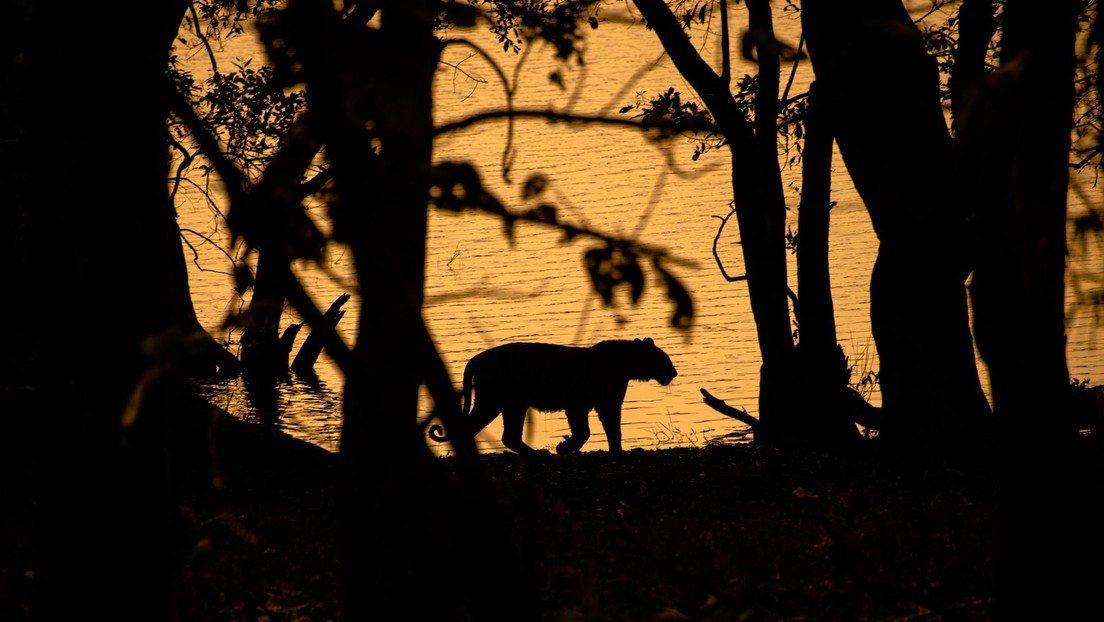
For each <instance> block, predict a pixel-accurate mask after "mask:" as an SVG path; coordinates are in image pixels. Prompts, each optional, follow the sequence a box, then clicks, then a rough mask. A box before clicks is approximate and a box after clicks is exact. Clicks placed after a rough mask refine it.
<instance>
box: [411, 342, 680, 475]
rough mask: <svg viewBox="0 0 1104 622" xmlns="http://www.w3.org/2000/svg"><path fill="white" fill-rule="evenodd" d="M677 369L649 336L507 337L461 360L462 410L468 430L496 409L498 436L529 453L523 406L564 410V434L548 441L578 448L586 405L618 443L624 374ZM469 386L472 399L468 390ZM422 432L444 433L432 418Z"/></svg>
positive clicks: (586, 431) (663, 376) (585, 431)
mask: <svg viewBox="0 0 1104 622" xmlns="http://www.w3.org/2000/svg"><path fill="white" fill-rule="evenodd" d="M677 375H678V372H677V371H676V370H675V366H674V364H673V363H672V362H671V357H669V356H668V355H667V353H666V352H664V351H663V350H661V349H660V348H659V347H658V346H656V345H655V342H654V341H652V339H650V338H645V339H633V340H621V339H617V340H608V341H600V342H598V343H596V344H594V345H592V346H589V347H578V346H564V345H557V344H550V343H508V344H504V345H500V346H496V347H494V348H490V349H488V350H485V351H483V352H480V353H479V354H476V355H475V356H473V357H472V358H471V360H469V361H468V364H467V366H465V368H464V387H463V391H464V411H463V412H464V413H465V414H466V415H467V417H468V424H469V425H470V430H471V434H473V435H474V434H477V433H479V431H481V430H482V429H483V428H485V427H487V425H488V424H490V423H491V422H492V421H494V420H495V418H496V417H498V416H499V415H502V421H503V432H502V443H503V445H505V446H506V447H507V448H508V449H510V450H512V451H514V452H516V453H518V454H522V455H531V454H534V453H537V450H535V449H533V448H532V447H529V446H528V445H526V444H525V442H524V441H523V440H522V431H523V428H524V426H525V414H526V411H527V410H528V409H529V408H530V407H532V408H535V409H537V410H540V411H543V412H554V411H561V410H562V411H564V412H565V413H566V415H567V423H568V426H569V427H570V429H571V435H570V436H566V437H564V440H563V441H562V442H560V443H559V444H558V445H557V446H556V452H557V453H560V454H566V453H571V452H574V451H578V450H579V449H580V448H581V447H582V446H583V444H585V443H586V442H587V439H589V438H590V423H589V421H588V419H589V416H590V411H591V410H594V411H596V412H597V413H598V420H599V421H600V422H601V424H602V429H603V430H604V431H605V433H606V440H607V442H608V443H609V450H610V451H611V452H620V451H621V405H622V403H623V402H624V400H625V392H626V391H627V389H628V385H629V381H630V380H640V381H648V380H656V381H658V382H659V383H660V384H661V385H664V386H666V385H668V384H670V382H671V381H672V380H673V379H674V378H675V376H677ZM473 391H474V393H475V401H474V404H473V402H472V393H473ZM430 437H431V438H433V439H434V440H437V441H443V440H447V439H446V437H445V435H444V433H443V431H442V429H441V427H440V426H433V428H431V429H430Z"/></svg>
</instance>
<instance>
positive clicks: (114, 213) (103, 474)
mask: <svg viewBox="0 0 1104 622" xmlns="http://www.w3.org/2000/svg"><path fill="white" fill-rule="evenodd" d="M37 9H38V10H37V13H36V14H34V15H33V16H32V21H30V22H29V24H28V31H27V32H26V33H25V35H26V39H25V40H26V41H28V42H29V43H28V46H29V47H28V50H27V54H26V57H25V59H26V60H25V68H26V76H27V83H26V89H27V90H26V101H27V114H28V124H27V130H28V133H27V146H28V148H27V158H26V166H27V171H28V178H29V185H28V187H29V188H33V189H35V194H34V195H33V196H28V197H27V202H26V206H27V211H28V214H29V217H30V223H31V227H32V232H33V239H30V240H28V243H29V246H28V248H29V249H31V252H32V253H33V256H34V261H33V263H32V265H33V268H34V270H35V272H34V273H33V275H32V277H33V279H34V283H35V284H36V285H37V286H38V287H39V289H38V291H35V292H24V293H23V295H21V296H15V297H14V298H15V299H16V300H18V301H19V302H28V301H30V304H37V305H40V306H39V307H38V308H37V309H36V312H35V313H34V314H33V317H34V319H35V321H36V323H35V324H34V325H32V326H30V327H24V328H23V330H26V331H27V332H29V333H31V334H33V335H34V336H35V338H36V340H38V344H37V345H38V347H37V349H36V351H35V352H34V355H35V360H34V361H33V365H34V366H33V372H32V373H33V376H34V387H35V391H36V394H37V399H38V400H40V401H39V402H38V403H39V405H40V410H39V411H38V412H36V413H34V416H37V417H40V418H42V420H43V421H44V423H43V425H42V426H41V427H42V429H43V433H44V434H45V433H46V432H45V430H47V429H48V430H50V432H49V434H50V436H49V437H48V438H47V439H46V440H45V442H44V443H43V444H42V450H43V451H44V455H42V456H41V457H40V459H41V465H42V466H41V469H40V476H41V484H42V486H41V499H40V501H41V510H42V519H41V521H40V523H39V525H38V527H39V529H38V533H37V535H36V552H37V553H38V555H39V557H38V560H37V567H36V574H35V589H36V593H35V595H34V601H33V602H34V608H35V616H36V619H42V620H75V619H82V618H85V617H87V616H88V615H89V612H91V611H101V612H111V613H110V615H111V616H112V617H113V618H114V619H118V620H170V619H172V617H173V612H174V607H173V598H174V593H173V585H174V580H175V571H176V567H175V563H176V552H177V546H178V541H177V539H176V533H175V531H174V528H173V527H174V518H173V517H174V516H175V512H176V511H177V509H176V503H175V501H174V500H173V499H172V497H171V495H170V489H169V487H168V482H167V473H166V455H165V447H164V437H163V434H164V424H165V418H166V417H167V416H168V415H169V411H170V409H171V406H170V404H171V403H172V400H173V397H172V394H173V391H174V390H173V389H172V388H171V387H172V386H173V385H172V384H171V382H168V381H166V378H167V374H168V372H167V370H166V368H165V367H163V366H159V365H157V364H155V362H154V359H155V358H159V357H164V358H162V359H161V361H162V363H167V362H168V361H169V360H171V358H172V357H171V356H168V352H169V351H170V349H171V348H173V347H179V346H180V342H179V337H180V336H181V333H182V332H184V331H187V330H189V329H190V328H191V326H188V325H186V323H185V322H184V321H183V320H182V319H181V318H182V317H186V316H187V315H188V310H190V306H189V308H188V310H183V309H182V307H181V304H182V302H181V301H182V300H185V301H186V300H187V298H186V280H185V281H184V283H183V285H182V284H181V282H180V280H179V279H178V278H166V274H169V275H176V276H177V277H178V276H179V273H178V272H175V271H174V269H175V268H176V267H178V266H179V265H182V264H179V263H178V262H179V260H180V250H181V249H180V241H179V238H178V237H173V236H172V234H171V232H172V231H173V230H174V227H173V226H171V223H172V220H173V217H174V215H173V211H172V205H171V203H170V202H169V197H168V189H167V186H166V179H167V178H168V165H169V157H168V155H169V154H168V146H167V142H166V135H165V121H166V118H167V115H168V106H167V103H166V97H165V96H166V94H167V92H168V91H167V88H166V80H165V70H166V67H167V62H168V51H169V48H170V46H171V43H172V39H173V37H174V36H175V34H176V32H177V27H178V26H179V24H180V20H181V17H182V16H183V11H184V4H183V3H180V2H172V3H162V4H158V5H157V6H156V8H151V7H150V6H147V5H146V4H145V3H140V2H125V3H123V4H121V5H119V4H116V5H114V6H113V7H112V11H111V12H112V15H113V20H114V21H113V26H114V27H116V28H117V29H118V31H117V32H118V33H126V35H125V36H109V37H105V38H102V39H100V40H98V42H97V44H96V45H97V52H98V54H97V55H96V59H97V62H101V61H102V62H104V63H106V64H104V65H90V64H88V61H87V60H85V59H87V58H88V49H89V48H88V37H87V34H88V30H87V29H88V27H89V24H99V23H103V21H102V17H103V10H104V9H103V7H100V6H96V5H76V4H69V5H67V6H66V7H64V8H60V7H55V6H49V7H47V6H38V7H37ZM112 180H115V183H113V182H112ZM181 287H184V288H185V289H184V291H181ZM24 296H26V297H24ZM182 296H183V298H182ZM193 319H194V316H193ZM139 389H141V390H142V392H141V393H138V395H141V396H142V397H143V399H141V400H138V401H131V400H132V398H133V397H134V396H135V395H136V392H137V391H139ZM47 422H48V423H47Z"/></svg>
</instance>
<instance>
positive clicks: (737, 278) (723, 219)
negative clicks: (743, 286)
mask: <svg viewBox="0 0 1104 622" xmlns="http://www.w3.org/2000/svg"><path fill="white" fill-rule="evenodd" d="M735 213H736V208H735V207H733V208H732V210H731V211H730V212H728V215H727V216H723V217H722V216H716V215H715V216H713V217H714V218H718V219H720V221H721V226H719V227H717V235H716V236H714V237H713V259H715V260H716V261H717V267H718V268H720V269H721V276H723V277H724V280H726V281H728V282H729V283H735V282H737V281H746V280H747V275H746V274H745V275H743V276H729V274H728V271H727V270H725V267H724V262H722V261H721V256H720V255H718V254H717V242H719V241H720V239H721V232H722V231H724V228H725V225H727V224H728V219H729V218H732V215H733V214H735Z"/></svg>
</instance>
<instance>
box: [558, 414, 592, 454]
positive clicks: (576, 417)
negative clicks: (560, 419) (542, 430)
mask: <svg viewBox="0 0 1104 622" xmlns="http://www.w3.org/2000/svg"><path fill="white" fill-rule="evenodd" d="M589 416H590V410H584V409H581V408H578V409H570V410H568V411H567V425H568V427H570V428H571V436H565V437H564V440H562V441H560V444H559V445H556V453H558V454H569V453H572V452H576V451H579V449H581V448H582V446H583V444H584V443H586V442H587V439H589V438H590V422H589V421H587V417H589Z"/></svg>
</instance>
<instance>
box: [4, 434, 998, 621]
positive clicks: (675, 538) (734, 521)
mask: <svg viewBox="0 0 1104 622" xmlns="http://www.w3.org/2000/svg"><path fill="white" fill-rule="evenodd" d="M231 427H233V428H234V429H235V430H238V431H237V432H234V433H233V434H230V435H228V436H226V437H225V438H226V440H224V442H223V448H222V451H221V452H220V454H219V455H220V457H221V460H222V462H221V467H220V473H219V474H220V477H221V478H222V481H223V483H224V487H223V488H222V490H221V491H218V492H217V493H216V492H213V491H212V490H210V489H206V490H204V489H203V488H202V487H199V488H192V489H189V490H187V491H186V492H187V494H186V495H185V498H184V500H183V504H182V512H183V515H184V517H185V519H186V520H185V524H186V526H187V529H186V530H185V533H184V534H183V535H184V537H183V539H182V545H183V550H184V551H185V558H184V567H183V573H182V575H181V593H180V613H181V620H184V621H192V620H195V621H201V622H214V621H238V620H267V621H271V622H276V621H282V620H288V621H294V622H304V621H308V620H309V621H316V620H317V621H323V620H337V619H340V605H339V602H338V598H337V589H336V577H337V573H338V564H339V563H340V556H339V554H338V550H337V546H336V538H335V533H336V524H335V518H336V513H335V511H334V498H333V491H334V488H333V485H332V476H333V473H334V469H333V462H334V461H333V455H332V454H327V453H326V452H323V451H321V450H318V449H317V448H315V447H314V446H309V447H308V446H304V445H303V444H300V443H298V442H296V441H293V440H291V439H289V438H287V437H284V436H282V435H279V434H276V433H270V432H265V433H263V434H261V436H262V437H263V438H265V439H267V440H265V441H264V442H261V443H257V442H256V439H254V438H253V436H254V435H253V433H252V432H251V431H250V428H248V427H245V428H241V429H238V426H237V425H236V424H235V425H234V426H231ZM246 439H251V440H246ZM440 460H442V465H443V466H445V467H446V469H450V468H452V466H454V463H453V462H452V460H453V459H452V458H442V459H440ZM481 462H482V464H483V465H484V466H485V467H486V471H487V473H488V474H489V475H490V477H491V479H492V481H493V485H494V489H495V490H496V491H497V493H498V498H499V500H500V501H499V503H498V506H497V509H498V511H500V512H501V513H502V514H501V515H502V516H503V518H504V521H505V525H506V531H507V533H508V536H509V537H510V538H512V539H514V540H515V541H517V542H518V544H519V545H520V548H522V549H524V550H526V551H529V555H530V561H531V562H532V563H533V567H535V568H539V572H538V573H536V576H537V580H536V582H535V583H536V585H535V588H536V593H537V596H538V599H539V601H540V606H541V610H542V612H543V617H544V619H546V620H557V621H559V620H563V621H568V620H633V621H636V620H830V619H831V620H951V619H956V620H988V619H991V616H990V613H989V610H990V605H991V601H992V596H993V593H994V581H993V571H994V565H995V562H994V559H995V557H994V556H995V555H996V552H997V548H998V539H997V528H996V522H995V521H996V518H995V516H996V510H995V508H996V490H997V486H996V482H995V480H994V479H993V477H992V476H991V475H988V474H985V473H974V474H968V473H966V472H964V471H961V470H958V469H953V468H947V467H942V466H932V465H926V466H917V465H916V464H911V465H906V464H904V463H902V462H900V461H896V460H892V459H889V458H887V457H886V456H882V455H879V454H878V453H877V452H876V451H872V452H861V453H852V454H848V455H846V456H841V455H828V454H822V453H817V452H811V451H799V450H793V449H789V450H781V449H772V448H766V447H756V446H753V445H748V444H721V445H710V446H703V447H682V448H672V449H659V450H633V451H629V452H626V453H625V454H622V455H611V454H609V453H607V452H605V451H601V450H597V449H596V450H594V451H586V452H583V453H581V454H577V455H573V456H567V457H560V456H551V457H550V458H549V459H547V460H543V461H540V462H538V463H533V462H526V461H523V460H521V459H520V458H519V457H518V456H516V455H514V454H489V455H484V456H482V457H481ZM4 494H5V495H7V497H5V498H3V499H0V500H2V501H4V502H10V501H11V496H12V495H13V494H15V493H13V492H11V491H8V492H5V493H4ZM4 515H5V517H6V518H5V519H4V522H3V523H2V524H0V528H2V534H0V538H2V539H0V546H2V548H0V551H2V552H3V553H4V554H5V555H4V557H3V559H2V562H3V567H2V574H0V581H2V583H0V588H2V589H0V593H4V594H6V596H3V597H0V618H4V619H8V618H10V619H13V620H20V619H25V618H24V617H23V616H24V614H25V612H24V611H23V609H22V607H23V605H24V604H25V600H24V597H25V595H26V593H27V585H26V584H27V582H28V581H30V580H31V577H33V574H32V573H30V570H31V569H30V568H29V567H27V564H28V561H27V560H28V559H29V555H27V552H26V550H25V548H26V544H25V543H26V540H25V539H21V538H25V537H26V535H27V531H26V530H27V528H28V527H29V525H27V524H25V523H21V521H20V518H19V517H20V516H25V515H24V514H21V513H20V512H19V511H15V512H5V514H4ZM522 540H524V541H522ZM436 563H445V562H436Z"/></svg>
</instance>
